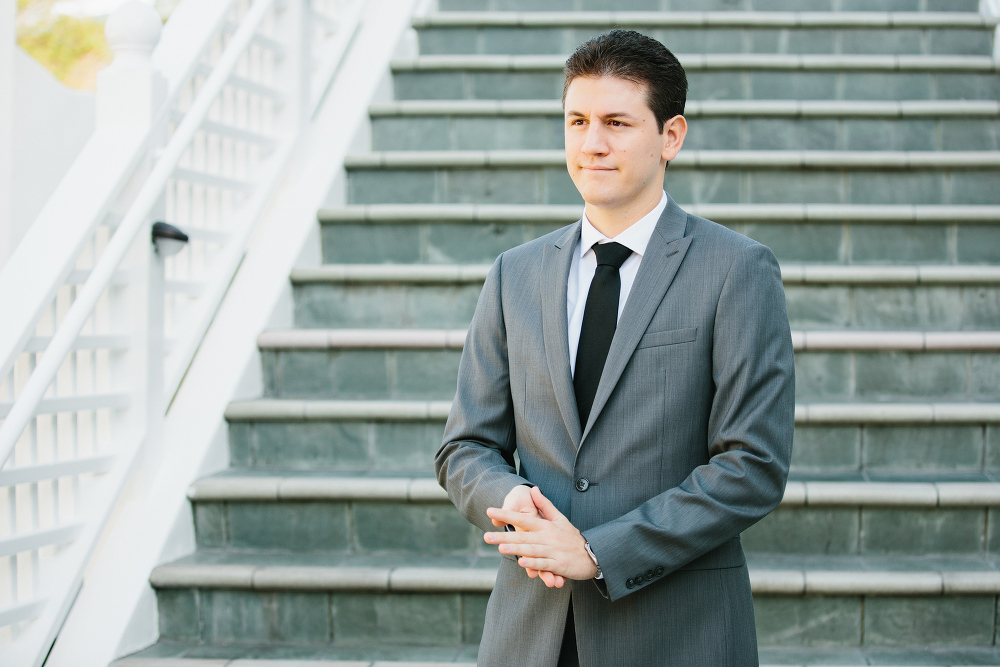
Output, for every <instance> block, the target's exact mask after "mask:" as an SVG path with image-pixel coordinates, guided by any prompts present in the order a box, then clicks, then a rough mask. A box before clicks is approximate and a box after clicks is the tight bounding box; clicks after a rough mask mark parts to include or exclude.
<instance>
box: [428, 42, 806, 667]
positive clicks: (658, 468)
mask: <svg viewBox="0 0 1000 667" xmlns="http://www.w3.org/2000/svg"><path fill="white" fill-rule="evenodd" d="M686 93H687V80H686V77H685V75H684V70H683V69H682V68H681V66H680V64H679V63H678V62H677V60H676V58H675V57H674V56H673V54H671V53H670V52H669V51H668V50H667V49H666V48H664V47H663V45H662V44H660V43H659V42H657V41H655V40H653V39H650V38H647V37H644V36H642V35H639V34H638V33H635V32H630V31H621V30H616V31H612V32H611V33H608V34H606V35H601V36H600V37H597V38H595V39H592V40H590V41H588V42H587V43H585V44H583V45H582V46H580V47H579V48H578V49H577V51H576V52H575V53H574V54H573V55H572V56H571V57H570V59H569V60H568V61H567V66H566V87H565V89H564V94H563V106H564V110H565V121H566V122H565V133H566V163H567V168H568V169H569V173H570V176H571V177H572V179H573V182H574V184H575V185H576V187H577V189H578V190H579V191H580V194H581V195H582V196H583V199H584V201H585V202H586V208H585V213H584V217H583V219H582V220H581V221H579V222H577V223H575V224H573V225H570V226H569V227H566V228H564V229H561V230H558V231H556V232H553V233H551V234H549V235H547V236H544V237H542V238H539V239H537V240H535V241H532V242H530V243H527V244H525V245H522V246H519V247H517V248H514V249H512V250H509V251H507V252H505V253H503V254H502V255H501V256H500V257H499V258H498V259H497V260H496V262H495V263H494V265H493V268H492V269H491V270H490V272H489V275H488V277H487V279H486V283H485V285H484V287H483V291H482V294H481V296H480V299H479V304H478V306H477V308H476V313H475V316H474V318H473V321H472V325H471V327H470V329H469V333H468V337H467V339H466V343H465V349H464V351H463V354H462V361H461V365H460V367H459V380H458V389H457V393H456V396H455V402H454V405H453V407H452V411H451V414H450V416H449V419H448V424H447V426H446V428H445V435H444V444H443V445H442V447H441V449H440V451H439V452H438V454H437V457H436V460H435V464H436V469H437V475H438V480H439V481H440V483H441V485H442V486H443V487H444V488H445V489H447V490H448V495H449V497H450V498H451V500H452V502H454V503H455V505H456V507H458V509H459V510H460V511H461V512H462V513H463V514H464V516H465V517H466V518H467V519H468V520H469V521H470V522H472V523H474V524H475V525H477V526H479V527H481V528H483V529H484V530H486V531H488V532H486V535H485V540H486V542H488V543H490V544H495V545H498V548H499V551H500V553H501V554H502V555H503V556H504V558H502V559H501V563H500V569H499V572H498V574H497V579H496V585H495V587H494V590H493V593H492V595H491V597H490V601H489V605H488V607H487V612H486V627H485V630H484V633H483V639H482V642H481V645H480V649H479V664H481V665H557V664H558V665H564V664H565V665H574V664H579V665H593V666H601V667H603V666H606V665H677V666H678V667H697V666H704V667H730V666H732V667H737V666H739V667H742V666H744V665H756V664H757V644H756V632H755V628H754V618H753V602H752V598H751V594H750V581H749V575H748V572H747V567H746V561H745V558H744V554H743V549H742V547H741V545H740V539H739V535H740V533H741V532H742V531H743V530H745V529H746V528H748V527H749V526H750V525H752V524H753V523H754V522H756V521H758V520H760V519H761V518H762V517H763V516H765V515H766V514H767V513H768V512H770V511H771V510H772V509H773V508H774V507H775V506H776V505H777V504H778V502H779V501H780V500H781V497H782V493H783V491H784V486H785V479H786V477H787V473H788V463H789V457H790V454H791V441H792V427H793V416H794V368H793V359H792V344H791V336H790V333H789V329H788V316H787V314H786V312H785V301H784V293H783V291H782V287H781V276H780V272H779V269H778V264H777V262H776V260H775V258H774V255H773V254H772V253H771V252H770V250H768V248H766V247H765V246H762V245H760V244H759V243H756V242H754V241H752V240H750V239H748V238H746V237H745V236H741V235H739V234H736V233H735V232H732V231H729V230H727V229H725V228H724V227H721V226H719V225H717V224H715V223H712V222H710V221H708V220H705V219H703V218H699V217H696V216H693V215H689V214H687V213H685V212H684V211H683V210H681V208H680V207H678V206H677V204H676V203H674V201H673V200H672V199H670V198H669V197H668V196H667V195H666V193H665V192H663V179H664V172H665V169H666V166H667V164H668V163H669V161H670V160H672V159H673V158H674V156H675V155H677V153H678V151H679V150H680V149H681V145H682V144H683V141H684V137H685V134H686V132H687V124H686V121H685V119H684V117H683V115H681V114H682V113H683V111H684V100H685V97H686ZM515 457H517V458H518V459H519V461H516V460H515ZM494 527H503V528H505V529H506V530H504V531H498V530H495V528H494Z"/></svg>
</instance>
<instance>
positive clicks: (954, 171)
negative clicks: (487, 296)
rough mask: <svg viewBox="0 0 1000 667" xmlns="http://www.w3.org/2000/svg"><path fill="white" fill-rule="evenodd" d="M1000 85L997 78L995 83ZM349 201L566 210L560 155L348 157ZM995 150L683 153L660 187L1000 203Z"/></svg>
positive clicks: (827, 198) (751, 198) (829, 198)
mask: <svg viewBox="0 0 1000 667" xmlns="http://www.w3.org/2000/svg"><path fill="white" fill-rule="evenodd" d="M996 78H997V80H998V81H1000V77H996ZM345 167H346V168H347V170H348V201H349V203H351V204H400V203H407V202H411V203H419V204H450V203H454V204H463V203H479V204H500V203H504V204H567V205H578V204H579V203H580V195H579V193H578V192H577V190H576V188H575V186H574V185H573V182H572V180H570V177H569V174H568V173H567V172H566V156H565V153H564V152H563V151H558V150H554V151H553V150H525V151H391V152H380V153H369V154H363V155H353V156H349V157H348V158H347V160H345ZM998 170H1000V152H997V151H708V150H705V151H694V150H692V151H682V152H681V153H680V154H679V155H678V157H677V159H676V160H674V161H673V162H672V163H671V166H670V169H668V171H667V173H666V176H665V179H664V180H665V186H664V187H665V188H666V189H667V190H668V191H669V192H670V194H671V196H672V197H674V199H675V200H677V201H678V202H680V203H681V204H682V205H685V204H692V203H693V204H709V203H716V204H727V203H728V204H737V203H747V204H785V203H831V204H882V205H885V204H956V205H961V204H998V203H1000V190H996V189H995V188H992V187H991V186H992V184H993V183H994V182H995V181H996V180H997V176H998V174H997V172H998Z"/></svg>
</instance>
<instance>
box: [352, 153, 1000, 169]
mask: <svg viewBox="0 0 1000 667" xmlns="http://www.w3.org/2000/svg"><path fill="white" fill-rule="evenodd" d="M565 163H566V153H565V151H562V150H548V149H543V150H529V149H523V150H489V151H480V150H437V151H434V150H401V151H375V152H371V153H361V154H355V155H348V156H347V158H346V159H345V160H344V167H345V168H346V169H348V170H351V169H404V168H405V169H439V168H448V169H456V168H485V167H493V168H501V167H562V166H564V165H565ZM705 167H711V168H715V169H738V168H765V169H766V168H772V169H778V168H780V169H792V168H810V169H841V168H846V167H851V168H855V169H894V170H895V169H904V170H906V169H945V168H950V169H991V168H996V167H1000V151H853V150H831V151H819V150H815V151H814V150H795V151H782V150H775V151H768V150H701V149H697V150H688V151H682V152H681V153H680V154H679V155H678V156H677V157H676V158H674V160H673V161H671V163H670V168H671V169H698V168H705Z"/></svg>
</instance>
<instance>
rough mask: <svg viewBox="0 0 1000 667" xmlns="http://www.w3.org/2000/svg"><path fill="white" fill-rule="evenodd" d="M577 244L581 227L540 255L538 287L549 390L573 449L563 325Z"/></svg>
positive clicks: (576, 418)
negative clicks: (540, 299) (569, 280)
mask: <svg viewBox="0 0 1000 667" xmlns="http://www.w3.org/2000/svg"><path fill="white" fill-rule="evenodd" d="M579 240H580V223H579V222H577V223H576V224H575V225H573V226H572V227H570V228H569V229H568V230H567V231H566V233H565V234H564V235H563V236H562V237H560V238H559V240H558V241H556V242H555V243H554V244H548V245H546V246H545V249H544V250H543V252H542V266H541V271H540V280H541V282H540V284H539V287H540V289H541V293H542V340H543V342H544V345H545V359H546V361H547V362H548V365H549V376H550V377H551V378H552V389H553V391H554V392H555V395H556V403H558V405H559V412H560V414H561V415H562V418H563V422H565V424H566V431H567V432H568V433H569V435H570V437H571V438H572V440H573V445H574V446H575V447H577V449H579V446H580V413H579V412H578V411H577V408H576V395H575V394H574V393H573V377H572V376H571V375H570V368H569V343H568V340H569V333H568V331H569V324H568V323H567V321H566V284H567V281H568V279H569V268H570V265H571V264H572V262H573V252H574V251H575V249H576V247H577V243H578V242H579Z"/></svg>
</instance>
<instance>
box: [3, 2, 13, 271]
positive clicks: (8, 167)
mask: <svg viewBox="0 0 1000 667" xmlns="http://www.w3.org/2000/svg"><path fill="white" fill-rule="evenodd" d="M16 13H17V3H16V2H15V0H0V267H3V265H4V263H5V262H6V261H7V256H8V255H9V254H10V213H11V203H10V199H11V192H12V185H11V178H12V175H11V172H12V163H13V144H12V138H13V128H14V120H13V109H14V103H13V99H14V50H15V46H14V16H15V15H16Z"/></svg>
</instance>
